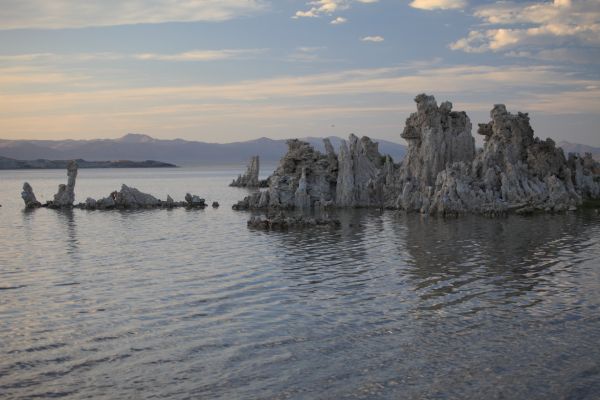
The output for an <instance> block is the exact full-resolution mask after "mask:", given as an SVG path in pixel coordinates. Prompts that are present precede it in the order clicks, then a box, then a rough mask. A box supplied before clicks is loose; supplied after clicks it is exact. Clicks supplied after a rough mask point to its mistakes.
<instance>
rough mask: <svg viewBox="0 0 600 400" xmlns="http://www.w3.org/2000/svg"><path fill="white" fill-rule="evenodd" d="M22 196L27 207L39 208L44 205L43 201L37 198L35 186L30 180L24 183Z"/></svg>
mask: <svg viewBox="0 0 600 400" xmlns="http://www.w3.org/2000/svg"><path fill="white" fill-rule="evenodd" d="M21 198H22V199H23V201H24V202H25V208H26V209H33V208H39V207H41V206H42V203H40V202H39V201H37V199H36V198H35V194H34V193H33V188H32V187H31V185H30V184H29V183H28V182H25V183H24V184H23V191H22V192H21Z"/></svg>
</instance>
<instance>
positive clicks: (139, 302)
mask: <svg viewBox="0 0 600 400" xmlns="http://www.w3.org/2000/svg"><path fill="white" fill-rule="evenodd" d="M238 170H239V168H236V169H212V170H201V169H178V170H82V171H80V174H79V178H78V182H77V194H78V200H80V201H83V200H84V199H85V197H86V196H93V197H99V196H105V195H107V194H108V193H109V192H110V191H112V190H114V189H117V188H118V187H119V186H120V183H122V182H124V183H127V184H130V185H132V186H134V187H137V188H139V189H141V190H143V191H147V192H150V193H153V194H155V195H157V196H159V197H161V198H166V195H167V193H169V194H171V196H173V197H174V198H175V199H176V200H182V199H183V196H184V195H185V192H187V191H189V192H192V193H196V194H199V195H202V196H204V197H205V198H206V199H207V201H209V202H211V201H213V200H218V201H219V202H220V203H221V208H219V209H217V210H213V209H212V208H207V209H206V210H203V211H186V210H182V209H179V210H172V211H166V210H156V211H138V212H118V211H113V212H102V211H83V210H73V211H65V212H59V211H54V210H46V209H40V210H35V211H34V212H23V211H22V202H21V200H20V190H21V185H22V182H23V181H25V180H28V181H29V182H30V183H31V184H32V185H33V188H34V190H35V192H36V194H37V195H38V199H40V200H47V199H49V198H50V196H51V195H52V194H53V193H54V192H55V191H56V186H57V185H58V184H59V183H62V182H64V181H65V179H66V178H65V172H64V171H0V204H2V208H0V223H1V226H0V246H1V251H0V398H2V399H32V398H57V397H65V398H70V399H83V398H95V399H96V398H106V399H117V398H119V399H127V398H129V399H162V398H167V399H187V398H202V399H209V398H210V399H213V398H214V399H265V398H266V399H286V398H291V399H341V398H389V399H416V398H424V399H483V398H485V399H550V398H551V399H598V398H600V216H597V215H596V214H595V213H593V212H584V213H573V214H568V215H558V216H538V217H530V218H524V217H510V218H506V219H486V218H477V217H468V218H462V219H459V220H443V219H437V218H429V219H427V218H423V217H420V216H415V215H408V216H406V215H402V214H399V213H395V212H385V213H383V214H380V213H379V212H372V211H355V212H348V213H343V214H341V215H340V218H341V219H342V220H343V226H342V228H341V229H339V230H329V229H317V230H305V231H295V232H287V233H283V232H260V231H254V230H249V229H248V228H247V227H246V220H247V219H248V214H246V213H243V212H234V211H232V210H231V205H232V204H233V203H234V202H235V201H237V200H238V199H240V198H242V197H243V196H244V195H245V193H246V191H245V190H244V189H233V188H229V187H227V183H228V182H229V181H230V180H231V179H232V178H233V177H234V176H235V175H237V173H238Z"/></svg>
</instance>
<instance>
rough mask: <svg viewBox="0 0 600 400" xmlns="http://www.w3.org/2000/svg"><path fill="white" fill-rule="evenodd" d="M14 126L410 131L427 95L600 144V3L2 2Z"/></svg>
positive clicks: (4, 110)
mask: <svg viewBox="0 0 600 400" xmlns="http://www.w3.org/2000/svg"><path fill="white" fill-rule="evenodd" d="M0 10H1V11H0V72H1V74H0V110H1V111H0V113H1V114H2V116H1V118H0V137H1V138H5V139H9V138H12V139H25V138H27V139H68V138H71V139H90V138H98V137H102V138H111V137H119V136H122V135H123V134H125V133H127V132H138V133H146V134H150V135H152V136H155V137H158V138H165V139H166V138H177V137H179V138H185V139H193V140H203V141H211V142H230V141H237V140H247V139H252V138H257V137H261V136H268V137H273V138H287V137H302V136H329V135H338V136H346V135H348V134H349V133H351V132H353V133H356V134H359V135H369V136H372V137H377V138H382V139H388V140H393V141H397V142H401V139H400V137H399V134H400V132H401V131H402V129H403V127H404V121H405V119H406V117H408V115H409V114H410V113H411V112H413V111H414V109H415V106H414V103H413V98H414V96H415V95H416V94H418V93H421V92H426V93H428V94H433V95H435V96H436V98H437V99H438V101H439V102H441V101H444V100H450V101H452V102H453V104H454V109H455V110H465V111H467V113H468V114H469V116H470V117H471V120H472V122H473V125H474V127H475V128H474V133H475V131H476V124H477V123H479V122H487V120H488V113H489V110H490V109H491V108H492V106H493V104H495V103H505V104H506V105H507V107H508V108H509V110H511V111H513V112H516V111H523V112H529V113H530V116H531V117H532V122H533V126H534V129H535V130H536V134H537V135H539V136H541V137H543V138H545V137H552V138H554V139H556V140H568V141H572V142H579V143H585V144H590V145H596V146H600V2H598V0H572V1H569V0H554V1H531V2H521V1H520V2H507V1H502V2H495V1H474V0H409V1H402V0H379V1H377V0H319V1H291V0H280V1H273V0H272V1H269V0H129V1H126V0H122V1H118V0H103V1H86V0H52V1H47V0H0Z"/></svg>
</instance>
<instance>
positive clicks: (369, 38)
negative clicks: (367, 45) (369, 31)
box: [360, 36, 385, 43]
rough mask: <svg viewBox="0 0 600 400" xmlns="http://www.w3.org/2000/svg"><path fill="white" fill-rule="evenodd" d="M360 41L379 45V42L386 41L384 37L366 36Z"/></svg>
mask: <svg viewBox="0 0 600 400" xmlns="http://www.w3.org/2000/svg"><path fill="white" fill-rule="evenodd" d="M360 40H361V41H363V42H373V43H379V42H383V41H384V40H385V39H384V38H383V36H365V37H364V38H362V39H360Z"/></svg>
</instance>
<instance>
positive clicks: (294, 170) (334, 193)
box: [234, 94, 600, 215]
mask: <svg viewBox="0 0 600 400" xmlns="http://www.w3.org/2000/svg"><path fill="white" fill-rule="evenodd" d="M415 102H416V104H417V112H416V113H413V114H411V115H410V117H409V118H408V119H407V120H406V125H405V128H404V131H403V132H402V134H401V137H402V138H404V139H405V140H406V141H407V142H408V152H407V155H406V157H405V158H404V160H403V161H402V162H401V163H400V164H394V162H393V161H392V159H391V158H390V157H388V156H382V155H381V154H380V153H379V151H378V146H377V143H374V142H373V141H371V140H370V139H369V138H368V137H362V138H360V139H359V138H358V137H356V136H355V135H350V137H349V139H348V142H346V141H343V142H342V143H341V145H340V149H339V153H338V154H337V155H336V153H335V150H334V149H333V146H331V143H330V142H329V141H327V140H326V141H325V143H324V144H325V150H326V154H321V153H319V152H318V151H315V150H314V149H313V148H312V147H311V146H310V145H309V144H308V143H305V142H302V141H299V140H290V141H288V152H287V154H286V155H285V156H284V157H283V158H282V159H281V161H280V163H279V166H278V167H277V169H276V170H275V172H274V173H273V175H272V176H271V178H270V181H269V189H268V190H267V191H262V192H256V193H253V194H251V195H250V196H247V197H246V198H245V199H244V200H242V201H240V202H238V203H237V204H236V205H234V209H239V210H246V209H294V208H297V209H307V208H329V207H380V208H383V207H385V208H392V209H401V210H406V211H413V212H421V213H431V214H441V215H458V214H463V213H480V214H487V215H503V214H506V213H508V212H517V213H521V214H527V213H531V212H536V211H546V212H548V211H551V212H560V211H567V210H575V209H576V208H577V207H578V206H579V205H580V204H581V203H582V201H583V200H584V199H598V198H600V164H599V163H598V162H596V161H594V159H593V158H592V156H591V155H590V154H586V155H584V156H580V155H578V154H570V155H569V156H568V158H566V157H565V155H564V153H563V151H562V149H561V148H559V147H556V145H555V143H554V141H552V140H551V139H546V140H541V139H539V138H537V137H535V136H534V132H533V129H532V127H531V125H530V122H529V116H528V115H527V114H523V113H517V114H511V113H509V112H508V111H507V110H506V107H505V106H504V105H501V104H500V105H495V106H494V107H493V109H492V111H491V113H490V118H491V121H490V122H488V123H486V124H480V126H479V129H478V133H479V134H480V135H483V136H484V147H483V149H481V150H479V151H476V149H475V141H474V138H473V136H472V134H471V129H472V127H471V122H470V120H469V118H468V116H467V115H466V113H465V112H455V111H452V104H451V103H450V102H444V103H442V104H440V105H439V106H438V105H437V102H436V101H435V98H434V97H433V96H427V95H425V94H421V95H418V96H417V97H416V98H415Z"/></svg>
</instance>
